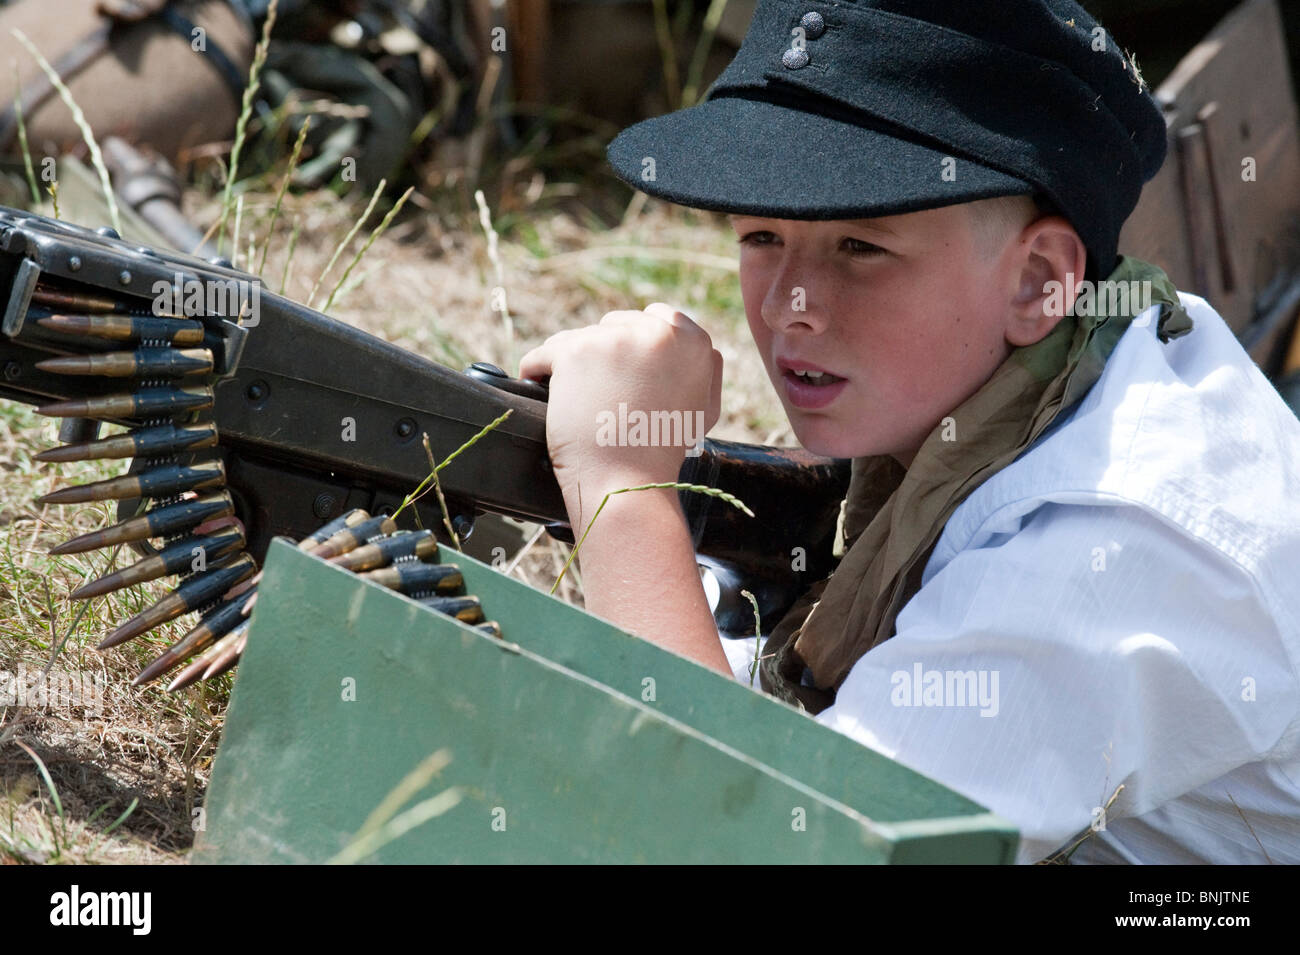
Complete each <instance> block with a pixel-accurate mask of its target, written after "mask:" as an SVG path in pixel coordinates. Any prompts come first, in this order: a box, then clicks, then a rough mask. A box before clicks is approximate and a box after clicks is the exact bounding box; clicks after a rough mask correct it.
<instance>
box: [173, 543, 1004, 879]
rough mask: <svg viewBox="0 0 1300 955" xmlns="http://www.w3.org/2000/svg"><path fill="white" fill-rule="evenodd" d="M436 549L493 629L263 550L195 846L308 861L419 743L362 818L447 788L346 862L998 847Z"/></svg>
mask: <svg viewBox="0 0 1300 955" xmlns="http://www.w3.org/2000/svg"><path fill="white" fill-rule="evenodd" d="M440 559H442V560H447V561H448V562H453V563H456V564H459V565H460V567H461V568H462V571H463V573H464V577H465V586H466V589H467V591H468V592H469V593H472V594H475V595H476V596H478V597H479V598H480V600H481V601H482V603H483V606H484V608H485V610H486V612H487V614H488V616H489V617H490V618H492V619H495V620H497V621H498V622H499V623H500V624H501V628H502V632H503V634H504V637H505V639H504V640H498V639H495V638H493V637H491V636H488V635H486V634H483V633H480V632H478V631H475V630H473V629H471V628H470V627H468V626H466V625H464V624H461V623H459V622H457V621H455V620H453V619H451V618H449V617H445V616H441V615H439V614H436V613H433V612H432V611H430V610H429V609H428V608H427V607H424V606H422V605H421V604H419V603H417V602H416V601H414V600H411V599H409V598H407V597H404V596H402V595H400V594H397V593H394V592H392V591H389V590H386V589H384V588H383V587H380V586H378V585H376V584H374V583H371V582H369V581H366V580H364V579H362V578H360V577H357V576H355V575H353V574H351V573H349V572H347V571H344V570H341V569H339V568H337V567H334V566H332V565H330V564H328V563H326V562H324V561H322V560H320V559H318V558H315V557H312V556H310V555H308V554H306V553H304V552H302V551H299V550H298V549H297V548H295V547H294V546H293V545H292V544H290V543H288V542H287V541H285V540H282V539H277V540H276V541H274V542H273V543H272V545H271V549H270V552H269V553H268V555H267V561H266V566H265V576H264V578H263V581H262V584H261V586H260V594H259V597H258V602H257V606H256V608H255V610H254V612H253V620H252V623H251V625H250V628H249V641H248V647H247V649H246V651H245V653H244V657H243V660H242V662H241V663H240V665H239V670H238V671H237V672H238V679H237V680H236V683H235V688H234V692H233V695H232V698H231V702H230V707H229V710H228V712H227V717H226V724H225V729H224V737H223V740H222V742H221V746H220V749H219V751H218V755H217V759H216V763H215V766H214V770H213V776H212V780H211V785H210V787H209V790H208V797H207V805H206V807H205V814H206V829H205V830H204V831H201V832H200V833H199V837H198V840H197V842H196V846H195V849H194V853H193V859H194V860H195V861H198V862H214V863H225V862H324V861H328V860H330V859H332V858H334V857H335V856H336V855H338V854H339V853H340V852H341V851H342V850H343V849H344V847H345V846H347V845H348V844H349V843H350V842H351V841H352V840H353V838H354V836H355V835H356V834H357V833H358V831H359V830H361V829H362V827H363V824H365V823H366V821H367V820H368V819H370V818H371V817H372V813H374V811H375V810H376V808H377V807H379V806H380V805H381V803H384V802H385V797H389V796H390V794H392V793H394V791H395V790H397V789H398V787H399V784H401V783H402V782H403V780H404V779H407V777H408V774H410V773H411V772H412V770H414V769H415V768H416V767H417V766H419V765H420V764H421V763H422V762H424V761H425V760H427V759H428V758H429V757H430V755H431V754H433V753H435V752H437V751H439V750H445V751H447V752H448V753H449V755H450V762H449V764H448V765H446V767H445V768H443V769H442V770H441V771H440V772H439V774H438V775H437V776H436V778H433V779H430V780H421V781H420V783H419V784H417V786H415V787H408V788H418V789H419V792H414V791H411V792H404V793H403V794H402V795H399V796H397V797H396V799H395V800H394V799H391V798H390V800H389V809H388V810H387V811H385V812H384V813H383V815H384V816H385V817H388V816H393V814H394V812H396V813H397V815H396V816H394V817H393V820H392V822H391V823H390V825H394V826H398V825H401V824H403V823H406V824H409V823H410V820H411V819H412V818H419V815H418V813H419V810H416V811H414V812H412V813H408V814H405V815H403V813H404V811H405V810H407V809H410V808H411V807H412V806H415V805H418V804H421V803H425V805H426V806H427V807H430V808H432V807H433V806H438V805H440V804H439V803H426V800H429V799H430V798H431V797H435V796H438V795H439V794H440V793H443V792H444V791H445V790H448V789H449V788H452V787H454V789H455V791H456V793H457V794H458V795H459V797H460V798H459V801H458V802H456V803H455V805H454V806H452V808H450V809H447V810H446V811H444V812H442V813H441V814H439V815H437V816H436V817H435V818H428V819H427V821H423V822H422V823H420V824H419V825H416V826H414V827H413V828H410V829H409V831H406V832H405V833H404V834H403V835H401V836H400V837H398V838H395V839H392V840H391V841H388V842H387V843H386V844H384V845H382V846H381V847H380V848H378V849H377V850H376V851H373V852H369V853H367V854H366V855H365V856H364V858H365V859H366V861H378V862H384V863H411V862H875V863H918V862H922V863H924V862H971V863H1009V862H1011V861H1013V859H1014V856H1015V849H1016V842H1017V833H1016V830H1015V828H1014V827H1013V826H1011V825H1010V824H1009V823H1007V822H1006V821H1005V820H1003V819H1001V818H999V817H997V816H995V815H993V814H991V813H989V812H988V811H986V810H985V809H983V808H982V807H980V806H979V805H977V804H976V803H974V802H972V801H971V800H969V799H966V798H965V797H963V796H960V795H958V794H956V793H954V792H952V791H951V790H949V789H947V788H945V787H944V786H942V785H940V784H939V783H937V782H934V781H932V780H930V779H927V778H925V777H923V776H921V775H919V774H917V773H915V772H912V771H911V770H909V769H906V768H905V767H903V766H901V765H899V764H897V763H895V762H893V761H892V760H890V759H888V758H887V757H885V756H883V755H881V754H879V753H876V752H875V751H873V750H870V749H868V748H866V747H864V746H861V745H859V744H858V743H856V742H855V741H853V740H852V739H849V738H848V737H846V736H844V735H842V734H840V733H837V732H834V731H832V730H830V729H827V728H826V727H824V726H822V725H821V724H819V723H817V722H816V721H815V720H813V719H811V718H810V717H808V716H807V715H805V714H803V713H800V712H798V711H797V710H795V709H793V708H792V707H789V706H787V705H785V704H783V703H779V702H777V701H776V700H774V699H772V698H770V697H768V696H765V695H763V694H761V693H757V692H755V691H753V690H752V689H750V688H749V687H747V686H744V685H742V684H740V683H737V682H735V681H733V680H731V679H728V678H727V677H725V676H723V675H722V674H719V673H716V672H714V671H712V670H710V669H708V668H706V667H704V666H701V665H699V664H697V663H695V662H693V661H691V660H687V659H685V658H683V657H680V656H678V655H676V654H673V653H670V652H668V651H665V650H662V649H660V648H659V647H657V646H655V645H654V644H651V643H649V642H647V641H645V640H642V639H639V638H637V637H634V636H631V635H630V634H627V633H625V632H623V631H621V630H619V629H617V628H615V627H613V626H612V625H610V624H608V623H606V622H604V621H602V620H600V619H598V618H596V617H593V616H591V615H590V614H587V613H584V612H583V611H581V610H579V609H577V608H575V607H572V606H570V605H568V604H565V603H564V602H562V601H560V600H557V599H556V598H554V597H551V596H549V595H547V594H544V593H541V592H540V591H536V590H533V589H532V588H530V587H527V586H525V585H523V584H521V583H519V582H517V581H514V580H511V579H509V578H507V577H505V576H503V575H502V574H500V573H498V572H496V571H495V570H493V569H492V568H491V567H489V566H487V565H485V564H482V563H480V562H478V561H476V560H474V559H473V558H470V557H468V556H466V555H462V554H457V553H448V552H447V551H446V550H444V551H443V554H442V555H441V558H440ZM408 783H409V780H408ZM399 791H401V790H399ZM444 798H446V799H451V798H452V797H444ZM394 802H396V803H401V807H400V808H398V807H397V806H396V805H392V804H393V803H394ZM441 805H444V806H445V804H441ZM371 828H373V826H372V827H371Z"/></svg>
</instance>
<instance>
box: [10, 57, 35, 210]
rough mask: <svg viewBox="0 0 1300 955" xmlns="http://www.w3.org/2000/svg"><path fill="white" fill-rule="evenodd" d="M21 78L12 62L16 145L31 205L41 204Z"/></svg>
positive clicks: (16, 65) (16, 66)
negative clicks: (21, 161) (25, 116)
mask: <svg viewBox="0 0 1300 955" xmlns="http://www.w3.org/2000/svg"><path fill="white" fill-rule="evenodd" d="M22 87H23V84H22V80H21V79H19V77H18V64H17V63H15V64H14V117H15V118H16V119H17V120H18V145H19V146H20V147H21V148H22V151H23V167H24V168H25V169H26V170H27V188H28V189H30V190H31V191H32V205H34V206H39V205H40V204H41V190H40V188H39V187H38V186H37V185H36V170H35V169H34V168H33V167H32V150H31V148H30V147H29V146H28V145H27V123H26V122H24V121H23V98H22V95H21V93H22Z"/></svg>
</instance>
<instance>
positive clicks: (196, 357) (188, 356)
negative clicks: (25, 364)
mask: <svg viewBox="0 0 1300 955" xmlns="http://www.w3.org/2000/svg"><path fill="white" fill-rule="evenodd" d="M36 367H37V369H39V370H40V371H48V372H50V373H52V374H55V375H100V376H103V377H105V378H184V377H186V376H187V375H203V374H207V373H208V372H210V371H212V352H210V351H208V349H206V348H138V349H136V350H135V351H111V352H102V353H100V354H96V355H66V356H63V357H61V358H46V359H44V360H43V361H38V362H37V363H36Z"/></svg>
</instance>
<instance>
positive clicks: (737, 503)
mask: <svg viewBox="0 0 1300 955" xmlns="http://www.w3.org/2000/svg"><path fill="white" fill-rule="evenodd" d="M665 487H671V488H676V489H677V490H679V491H693V492H695V493H696V494H707V495H708V496H709V497H716V498H718V499H720V500H723V501H726V502H727V503H728V504H730V505H731V506H732V507H738V508H740V509H741V510H742V511H744V512H745V513H746V514H748V515H749V516H750V517H753V516H754V512H753V511H751V510H750V509H749V507H748V505H746V504H745V502H744V501H742V500H741V499H740V498H738V497H736V496H735V495H734V494H728V493H727V492H726V491H724V490H722V489H721V488H716V487H709V486H708V485H706V484H682V483H680V482H678V481H665V482H664V483H662V484H638V485H636V486H635V487H620V488H618V489H617V490H613V491H610V492H609V493H608V494H606V495H605V496H604V497H603V498H601V501H600V506H599V507H598V508H596V513H595V514H592V515H591V520H589V521H588V522H587V528H586V530H584V531H583V532H582V536H581V537H580V538H578V543H576V544H574V545H573V550H571V551H570V552H569V559H568V560H566V561H565V562H564V566H563V567H562V568H561V569H560V576H558V577H556V578H555V583H553V584H551V589H550V593H552V594H553V593H555V591H556V588H558V587H559V586H560V581H561V580H563V579H564V575H565V574H566V573H567V572H568V570H569V565H570V564H572V563H573V559H574V558H575V557H577V556H578V550H579V548H581V547H582V542H583V541H585V540H586V539H587V535H588V534H590V533H591V528H592V526H593V525H595V523H596V518H598V517H600V512H601V511H603V510H604V509H605V505H606V504H608V503H609V499H610V498H611V497H613V496H614V495H615V494H626V493H628V492H629V491H653V490H655V489H657V488H665Z"/></svg>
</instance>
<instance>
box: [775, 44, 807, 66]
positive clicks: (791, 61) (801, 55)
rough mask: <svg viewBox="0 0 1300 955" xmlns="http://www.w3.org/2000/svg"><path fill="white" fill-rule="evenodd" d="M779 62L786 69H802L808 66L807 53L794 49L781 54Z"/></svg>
mask: <svg viewBox="0 0 1300 955" xmlns="http://www.w3.org/2000/svg"><path fill="white" fill-rule="evenodd" d="M781 62H782V63H784V64H785V65H786V67H787V69H791V70H798V69H802V68H803V67H805V66H807V65H808V51H807V50H794V49H790V50H786V51H785V52H784V53H782V54H781Z"/></svg>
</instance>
